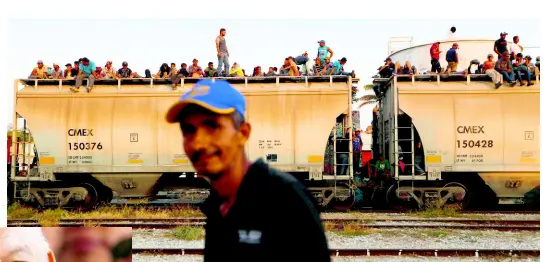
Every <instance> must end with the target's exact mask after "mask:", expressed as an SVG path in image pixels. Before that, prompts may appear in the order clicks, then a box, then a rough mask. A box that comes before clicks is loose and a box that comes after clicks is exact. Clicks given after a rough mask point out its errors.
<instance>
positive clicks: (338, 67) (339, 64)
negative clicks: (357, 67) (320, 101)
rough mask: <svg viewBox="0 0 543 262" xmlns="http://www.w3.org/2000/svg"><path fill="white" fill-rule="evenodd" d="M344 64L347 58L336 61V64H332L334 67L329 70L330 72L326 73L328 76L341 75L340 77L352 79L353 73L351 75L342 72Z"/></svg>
mask: <svg viewBox="0 0 543 262" xmlns="http://www.w3.org/2000/svg"><path fill="white" fill-rule="evenodd" d="M346 63H347V58H345V57H343V58H341V59H340V60H337V61H336V62H334V65H333V66H332V68H331V69H330V72H329V73H328V75H342V76H348V75H350V76H352V77H354V71H352V72H351V73H349V72H345V71H343V70H344V68H343V66H344V65H345V64H346Z"/></svg>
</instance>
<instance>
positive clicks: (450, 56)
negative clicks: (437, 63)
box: [445, 48, 457, 62]
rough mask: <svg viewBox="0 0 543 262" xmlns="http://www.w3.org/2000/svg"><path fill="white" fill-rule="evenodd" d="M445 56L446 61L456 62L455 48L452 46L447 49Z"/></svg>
mask: <svg viewBox="0 0 543 262" xmlns="http://www.w3.org/2000/svg"><path fill="white" fill-rule="evenodd" d="M445 58H446V59H447V62H457V61H456V50H455V49H454V48H451V49H449V51H447V55H446V57H445Z"/></svg>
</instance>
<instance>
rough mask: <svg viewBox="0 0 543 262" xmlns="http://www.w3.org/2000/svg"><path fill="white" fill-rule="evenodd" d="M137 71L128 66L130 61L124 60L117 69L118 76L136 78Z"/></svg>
mask: <svg viewBox="0 0 543 262" xmlns="http://www.w3.org/2000/svg"><path fill="white" fill-rule="evenodd" d="M134 77H135V73H134V72H132V69H130V68H129V67H128V62H126V61H123V63H122V67H121V68H119V70H117V78H134Z"/></svg>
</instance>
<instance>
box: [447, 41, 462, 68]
mask: <svg viewBox="0 0 543 262" xmlns="http://www.w3.org/2000/svg"><path fill="white" fill-rule="evenodd" d="M458 48H459V47H458V43H454V44H453V45H452V47H451V49H449V51H447V54H446V55H445V59H446V60H447V69H446V70H445V71H447V74H450V73H451V72H456V67H457V66H458Z"/></svg>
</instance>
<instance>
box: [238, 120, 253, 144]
mask: <svg viewBox="0 0 543 262" xmlns="http://www.w3.org/2000/svg"><path fill="white" fill-rule="evenodd" d="M238 134H239V136H240V139H239V142H240V145H241V146H245V144H247V141H248V140H249V137H250V136H251V124H249V123H247V122H243V123H241V125H240V127H239V133H238Z"/></svg>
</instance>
